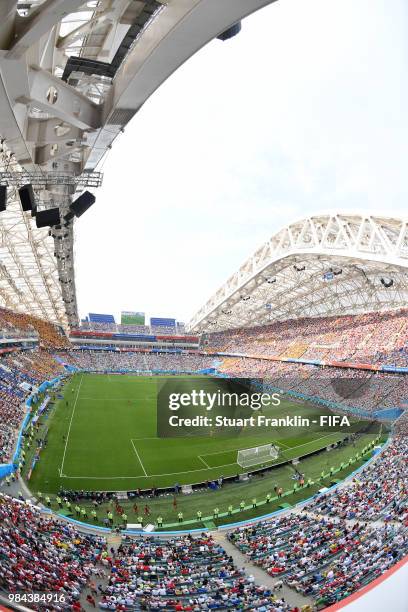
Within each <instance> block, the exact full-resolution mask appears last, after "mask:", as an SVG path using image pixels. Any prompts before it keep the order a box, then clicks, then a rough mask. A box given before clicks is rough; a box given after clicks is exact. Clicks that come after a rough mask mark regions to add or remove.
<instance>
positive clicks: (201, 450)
mask: <svg viewBox="0 0 408 612" xmlns="http://www.w3.org/2000/svg"><path fill="white" fill-rule="evenodd" d="M172 379H173V380H174V377H172ZM161 380H162V379H161ZM157 384H158V379H157V378H155V377H140V376H131V375H125V376H118V375H91V374H84V375H83V374H80V375H76V376H75V377H74V378H73V379H71V380H70V381H69V382H68V383H67V384H66V386H65V388H64V391H63V395H64V399H61V400H59V402H58V404H57V405H56V408H55V410H54V412H53V413H52V415H51V416H50V418H49V420H48V421H49V422H48V444H47V447H46V448H45V449H44V450H43V452H42V454H41V458H40V461H39V462H38V464H37V466H36V467H35V469H34V471H33V474H32V477H31V480H30V487H31V488H32V489H33V490H41V491H48V492H56V491H57V490H58V489H59V488H60V487H63V488H65V489H77V490H81V489H83V490H102V491H124V490H132V489H136V488H139V487H140V488H142V489H144V488H150V487H152V486H156V487H166V486H173V485H174V484H175V483H179V484H192V483H199V482H203V481H205V480H212V479H215V478H218V477H219V476H231V475H236V474H238V473H240V472H243V471H247V470H242V469H241V468H240V467H239V466H238V464H237V463H236V459H237V451H238V450H239V449H243V448H250V447H253V446H259V445H262V444H267V443H273V444H275V445H277V446H279V448H280V456H279V458H278V459H277V460H276V461H274V462H273V461H271V464H272V463H282V462H283V461H285V460H287V459H293V458H297V457H302V456H304V455H307V454H308V453H310V452H311V451H313V450H316V449H319V448H325V447H326V446H328V445H329V444H330V443H333V442H335V441H338V440H341V439H342V438H344V435H345V434H344V433H339V432H336V433H322V432H314V431H310V430H309V431H304V430H303V431H302V432H301V433H300V434H299V435H297V434H296V435H294V436H292V437H284V438H283V437H282V438H279V439H277V438H276V437H273V434H271V432H270V431H268V430H267V429H265V431H262V432H261V433H259V432H257V434H256V435H248V433H247V432H245V434H244V435H242V436H238V437H237V436H234V437H233V438H228V437H225V436H223V437H221V438H220V437H217V436H214V437H207V438H182V439H181V438H176V439H159V438H157V436H156V390H157ZM211 385H214V383H213V382H211V379H205V378H203V387H204V388H206V389H207V390H211V389H210V387H209V386H211ZM213 389H215V387H213ZM288 409H292V410H296V411H297V412H299V404H291V403H290V402H283V404H282V405H281V407H280V410H281V411H282V413H283V412H284V413H285V414H286V413H287V411H288ZM301 410H302V414H303V415H304V416H305V417H307V416H309V417H311V416H312V415H314V416H315V415H316V410H317V409H316V408H313V407H311V406H307V405H302V406H301ZM256 467H258V466H256ZM259 467H260V466H259ZM252 469H254V468H252Z"/></svg>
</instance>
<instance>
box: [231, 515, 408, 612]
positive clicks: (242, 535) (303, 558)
mask: <svg viewBox="0 0 408 612" xmlns="http://www.w3.org/2000/svg"><path fill="white" fill-rule="evenodd" d="M228 537H229V539H230V540H231V541H232V542H233V543H234V544H235V546H237V547H238V549H239V550H240V551H241V552H242V553H243V554H245V555H246V556H247V558H248V559H249V560H250V561H251V562H252V563H254V564H256V565H259V566H260V567H262V568H263V569H264V570H266V571H267V572H268V573H269V574H270V575H272V576H276V577H279V578H280V580H282V581H283V582H285V583H286V584H287V585H288V586H290V587H292V588H295V589H296V590H297V591H299V592H301V593H302V594H303V595H306V596H309V597H312V598H313V600H314V601H315V603H316V605H317V607H319V608H321V607H326V606H328V605H330V604H333V603H335V602H337V601H339V600H341V599H343V598H344V597H347V596H348V595H350V594H352V593H353V592H355V591H356V590H358V589H360V588H362V587H363V586H364V585H365V584H367V583H369V582H371V581H372V580H374V579H375V578H377V577H378V576H379V575H381V574H382V573H383V572H385V571H386V570H387V569H388V568H389V567H391V566H392V565H394V564H395V563H396V562H397V561H399V560H400V559H402V558H403V557H404V556H405V555H406V554H407V553H408V529H407V528H406V527H405V526H399V527H398V526H395V525H392V524H381V525H375V526H374V525H367V524H364V523H360V522H358V521H346V520H342V519H338V518H335V519H331V518H325V517H319V516H313V515H309V514H307V513H304V514H300V515H299V514H290V515H287V516H284V517H280V518H275V519H273V520H269V521H264V522H261V523H258V524H256V525H253V526H248V527H240V528H238V529H236V530H235V531H233V532H231V533H230V534H229V536H228Z"/></svg>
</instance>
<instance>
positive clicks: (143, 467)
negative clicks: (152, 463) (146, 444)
mask: <svg viewBox="0 0 408 612" xmlns="http://www.w3.org/2000/svg"><path fill="white" fill-rule="evenodd" d="M130 441H131V443H132V446H133V450H134V451H135V454H136V457H137V458H138V460H139V463H140V467H141V468H142V470H143V472H144V475H145V476H148V474H147V472H146V470H145V466H144V465H143V463H142V460H141V458H140V455H139V453H138V452H137V448H136V446H135V445H134V444H133V440H132V439H131V440H130Z"/></svg>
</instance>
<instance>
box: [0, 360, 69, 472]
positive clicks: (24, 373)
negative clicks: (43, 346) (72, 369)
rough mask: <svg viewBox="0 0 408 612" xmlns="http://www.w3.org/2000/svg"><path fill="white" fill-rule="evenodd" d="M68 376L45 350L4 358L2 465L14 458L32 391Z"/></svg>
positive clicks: (0, 375) (0, 367)
mask: <svg viewBox="0 0 408 612" xmlns="http://www.w3.org/2000/svg"><path fill="white" fill-rule="evenodd" d="M64 372H65V370H64V368H63V366H62V365H60V364H59V363H57V361H56V360H55V359H54V358H53V357H52V355H50V354H49V353H48V352H46V351H43V350H41V351H36V352H18V353H11V354H9V355H5V356H1V357H0V464H2V463H7V462H8V461H9V460H10V459H11V457H12V454H13V451H14V447H15V443H16V439H17V435H18V428H19V425H20V423H21V421H22V419H23V417H24V414H25V410H26V409H25V405H24V400H25V399H26V397H28V396H29V395H30V393H31V389H32V387H36V386H37V385H39V384H40V383H42V382H43V381H44V380H49V379H53V378H55V377H56V376H58V375H60V374H63V373H64Z"/></svg>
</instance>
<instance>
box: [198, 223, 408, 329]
mask: <svg viewBox="0 0 408 612" xmlns="http://www.w3.org/2000/svg"><path fill="white" fill-rule="evenodd" d="M407 303H408V219H399V218H392V217H381V216H375V215H367V214H364V213H361V214H350V213H343V214H342V213H337V214H321V215H314V216H311V217H307V218H305V219H301V220H300V221H297V222H295V223H292V224H290V225H288V226H287V227H284V228H283V229H281V230H280V231H279V232H277V233H276V234H274V235H273V236H271V238H270V239H269V240H268V241H267V242H266V243H265V244H263V245H262V246H261V247H260V248H259V249H258V250H257V251H256V252H255V253H254V254H253V255H252V256H251V257H250V258H249V259H247V261H246V262H245V263H244V264H243V265H242V266H241V267H240V268H239V270H237V272H235V274H233V275H232V276H231V277H230V278H229V279H228V280H227V281H226V282H225V283H224V285H223V286H222V287H220V289H218V291H217V292H216V293H215V294H214V295H213V296H211V298H210V299H209V300H208V301H207V302H206V303H205V304H204V306H203V307H202V308H200V310H199V311H198V312H197V313H196V314H195V315H194V317H193V318H192V320H191V321H190V323H189V329H190V330H191V331H194V332H214V331H219V330H225V329H230V328H237V327H249V326H256V325H263V324H266V323H268V322H272V321H276V320H288V319H296V318H300V317H308V316H324V315H340V314H346V313H359V312H366V311H370V310H375V311H378V310H384V309H393V308H400V307H402V306H406V305H407Z"/></svg>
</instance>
